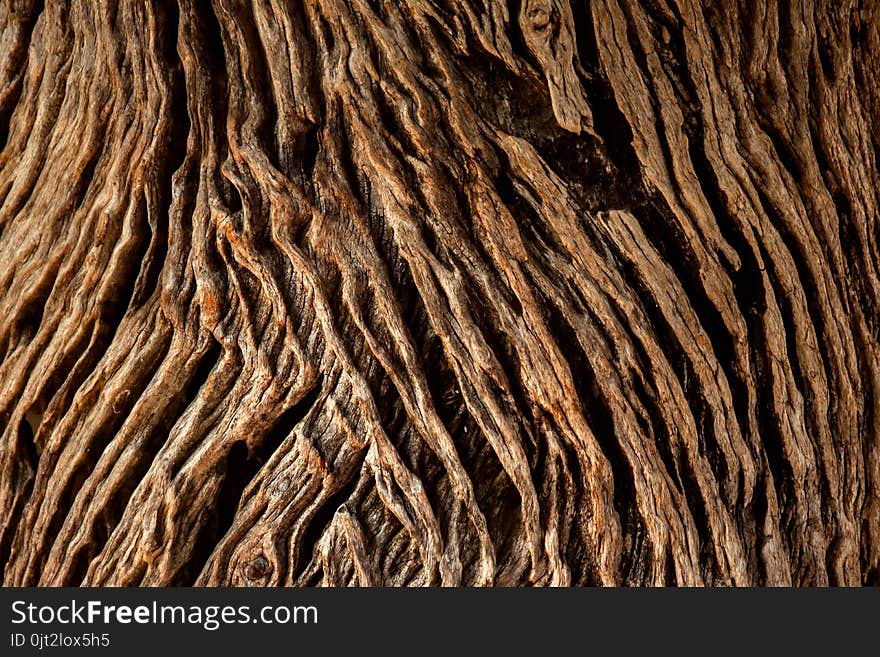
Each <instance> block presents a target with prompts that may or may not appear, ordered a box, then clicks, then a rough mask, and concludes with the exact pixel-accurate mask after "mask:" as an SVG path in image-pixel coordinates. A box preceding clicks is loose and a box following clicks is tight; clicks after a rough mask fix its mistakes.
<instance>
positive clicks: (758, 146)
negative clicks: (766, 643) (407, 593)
mask: <svg viewBox="0 0 880 657" xmlns="http://www.w3.org/2000/svg"><path fill="white" fill-rule="evenodd" d="M0 24H2V33H0V55H2V57H0V144H2V152H0V262H2V263H3V264H2V267H0V431H2V439H0V568H2V570H0V573H2V577H0V579H2V581H3V582H4V583H5V584H7V585H36V584H41V585H60V584H79V583H84V584H90V585H106V584H112V585H177V584H193V583H195V584H209V585H245V584H248V585H282V584H283V585H311V584H318V583H320V584H328V585H347V584H360V585H404V584H445V585H457V584H465V585H471V584H481V585H482V584H497V585H518V584H536V585H547V584H558V585H567V584H572V585H584V584H685V585H701V584H710V585H714V584H734V585H744V584H769V585H775V584H818V585H824V584H842V585H858V584H871V583H873V584H876V583H878V581H880V406H878V404H880V272H878V262H880V257H878V256H880V254H878V247H880V239H878V238H880V229H878V219H880V215H878V207H880V175H878V157H880V93H878V87H877V84H876V78H877V73H878V71H880V3H877V2H871V1H867V0H861V1H856V0H785V1H779V2H776V1H775V0H774V1H771V0H765V1H763V2H760V1H759V2H734V1H733V0H725V1H719V2H715V1H713V2H709V1H704V2H702V3H701V2H699V1H698V0H590V2H585V1H581V0H577V1H572V2H571V3H569V2H567V1H566V0H511V1H510V2H504V1H502V0H498V1H496V0H410V1H403V0H386V1H377V0H308V1H306V2H284V1H281V0H259V1H255V2H252V3H248V2H243V1H242V0H213V2H203V1H201V0H179V2H172V1H170V0H156V1H154V2H142V1H140V0H120V1H119V2H111V1H109V0H105V1H100V2H99V1H98V0H71V1H70V2H61V1H55V0H48V1H47V2H46V3H45V6H44V4H43V3H42V2H35V1H33V0H30V1H28V0H20V1H19V0H9V1H8V2H3V3H2V6H0Z"/></svg>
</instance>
